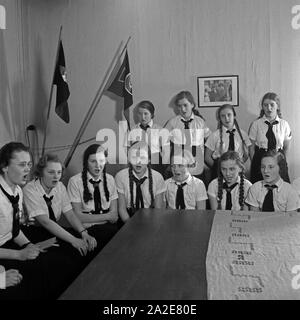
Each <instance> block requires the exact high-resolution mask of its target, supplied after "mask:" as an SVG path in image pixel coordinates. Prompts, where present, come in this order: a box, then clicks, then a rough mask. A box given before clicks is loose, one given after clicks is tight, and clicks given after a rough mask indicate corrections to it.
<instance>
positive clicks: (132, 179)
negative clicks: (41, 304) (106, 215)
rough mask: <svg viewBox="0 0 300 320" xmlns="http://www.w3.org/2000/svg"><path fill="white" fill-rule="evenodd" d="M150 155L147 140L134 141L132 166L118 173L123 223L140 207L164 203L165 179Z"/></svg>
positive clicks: (131, 158) (131, 148)
mask: <svg viewBox="0 0 300 320" xmlns="http://www.w3.org/2000/svg"><path fill="white" fill-rule="evenodd" d="M149 155H150V150H149V147H148V145H147V143H145V142H143V141H140V142H136V143H134V144H133V145H132V146H131V147H130V148H129V150H128V161H129V166H128V168H125V169H123V170H121V171H119V172H118V173H117V174H116V176H115V180H116V185H117V190H118V194H119V198H118V207H119V215H120V218H121V220H122V222H123V223H126V221H128V219H129V218H130V217H132V216H133V215H134V213H135V212H136V211H137V210H138V209H141V208H163V206H164V203H163V199H164V192H165V191H166V186H165V182H164V179H163V177H162V175H161V174H160V173H159V172H157V171H155V170H153V169H151V165H150V158H149Z"/></svg>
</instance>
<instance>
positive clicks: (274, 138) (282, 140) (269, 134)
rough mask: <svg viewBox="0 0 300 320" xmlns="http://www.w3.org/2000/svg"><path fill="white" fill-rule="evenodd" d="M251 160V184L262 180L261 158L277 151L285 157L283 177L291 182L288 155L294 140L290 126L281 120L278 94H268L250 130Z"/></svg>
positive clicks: (264, 97)
mask: <svg viewBox="0 0 300 320" xmlns="http://www.w3.org/2000/svg"><path fill="white" fill-rule="evenodd" d="M249 138H250V140H251V142H252V145H251V147H250V158H251V182H252V183H254V182H256V181H260V180H262V174H261V170H260V165H261V158H262V156H263V154H264V153H265V152H266V151H270V150H275V151H278V152H280V153H282V155H283V159H284V161H283V163H282V166H283V167H282V172H281V177H282V179H283V180H284V181H286V182H290V179H289V174H288V167H287V161H286V158H287V155H288V150H289V146H290V141H291V138H292V133H291V129H290V126H289V124H288V122H287V121H285V120H283V119H281V110H280V100H279V97H278V95H277V94H276V93H273V92H268V93H266V94H265V95H264V96H263V98H262V102H261V112H260V116H259V118H258V119H257V120H255V121H254V122H253V123H252V124H251V126H250V129H249Z"/></svg>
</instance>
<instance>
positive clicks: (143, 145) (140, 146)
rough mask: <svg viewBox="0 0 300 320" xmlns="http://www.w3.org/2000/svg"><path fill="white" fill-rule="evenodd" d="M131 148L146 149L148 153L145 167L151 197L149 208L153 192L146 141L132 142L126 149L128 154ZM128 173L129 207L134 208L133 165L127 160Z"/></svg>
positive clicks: (151, 206)
mask: <svg viewBox="0 0 300 320" xmlns="http://www.w3.org/2000/svg"><path fill="white" fill-rule="evenodd" d="M133 149H139V150H140V149H144V150H147V154H148V164H147V169H148V179H149V193H150V197H151V205H150V208H154V193H153V176H152V169H151V164H150V161H149V160H150V153H151V152H150V149H149V146H148V144H147V143H145V142H143V141H136V142H134V143H133V144H132V145H131V147H130V148H129V150H128V154H129V153H130V152H131V150H133ZM128 175H129V191H130V207H131V208H132V209H133V210H134V209H135V204H134V199H133V198H134V197H133V185H134V180H133V166H132V164H131V163H130V162H129V167H128Z"/></svg>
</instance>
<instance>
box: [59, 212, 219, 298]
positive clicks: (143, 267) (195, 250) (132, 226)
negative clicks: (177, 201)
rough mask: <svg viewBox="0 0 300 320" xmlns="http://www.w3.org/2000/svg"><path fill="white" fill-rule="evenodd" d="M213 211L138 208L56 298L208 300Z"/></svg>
mask: <svg viewBox="0 0 300 320" xmlns="http://www.w3.org/2000/svg"><path fill="white" fill-rule="evenodd" d="M213 216H214V211H207V210H206V211H204V210H203V211H196V210H186V211H180V210H166V209H160V210H159V209H142V210H141V211H139V212H137V213H136V214H135V215H134V216H133V217H132V218H131V219H130V221H129V222H127V223H126V225H125V226H124V227H123V228H122V229H121V230H120V231H119V232H118V233H117V234H116V235H115V237H114V238H113V239H112V240H111V241H110V242H109V243H108V244H107V245H106V247H104V248H103V250H102V251H101V252H100V253H99V254H98V255H97V256H96V257H95V258H94V260H93V261H92V262H91V263H90V264H89V265H88V266H87V267H86V269H85V270H84V271H83V272H82V273H81V274H80V275H79V277H78V278H77V279H76V280H75V281H74V282H73V283H72V285H71V286H70V287H69V288H68V289H67V290H66V291H65V292H64V293H63V294H62V296H61V297H60V299H62V300H69V299H72V300H74V299H80V300H82V299H83V300H182V299H197V300H198V299H207V282H206V267H205V260H206V253H207V248H208V242H209V236H210V231H211V226H212V221H213Z"/></svg>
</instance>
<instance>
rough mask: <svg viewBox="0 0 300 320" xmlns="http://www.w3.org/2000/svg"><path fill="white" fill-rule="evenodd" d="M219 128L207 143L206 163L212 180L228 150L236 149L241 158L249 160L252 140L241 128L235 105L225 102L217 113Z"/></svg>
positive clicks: (216, 174)
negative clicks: (223, 155)
mask: <svg viewBox="0 0 300 320" xmlns="http://www.w3.org/2000/svg"><path fill="white" fill-rule="evenodd" d="M216 117H217V121H218V129H217V131H215V132H213V133H212V134H211V135H210V136H209V137H208V139H207V141H206V143H205V146H206V148H205V163H206V164H207V165H208V167H210V168H211V180H213V179H214V178H216V177H217V176H218V160H219V158H220V156H221V155H222V154H223V153H224V152H226V151H236V152H237V153H238V154H239V157H240V159H242V160H243V161H244V162H246V161H247V159H248V155H249V147H250V146H251V142H250V140H249V137H248V135H247V133H246V132H245V131H244V130H241V129H240V126H239V124H238V122H237V119H236V113H235V110H234V107H233V106H232V105H230V104H224V105H222V106H221V107H219V108H218V110H217V113H216Z"/></svg>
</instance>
